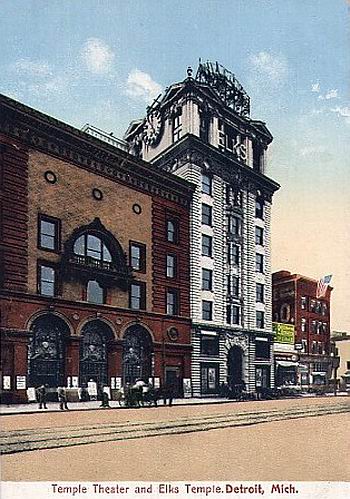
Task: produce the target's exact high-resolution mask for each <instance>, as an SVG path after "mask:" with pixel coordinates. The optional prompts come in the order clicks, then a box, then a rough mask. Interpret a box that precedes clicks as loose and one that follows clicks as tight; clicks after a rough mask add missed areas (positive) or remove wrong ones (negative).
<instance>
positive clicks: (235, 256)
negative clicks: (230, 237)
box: [227, 243, 240, 265]
mask: <svg viewBox="0 0 350 499" xmlns="http://www.w3.org/2000/svg"><path fill="white" fill-rule="evenodd" d="M227 251H228V263H229V264H230V265H239V255H240V247H239V246H238V245H237V244H232V243H229V244H228V247H227Z"/></svg>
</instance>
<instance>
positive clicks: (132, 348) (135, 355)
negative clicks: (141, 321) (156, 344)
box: [123, 324, 152, 385]
mask: <svg viewBox="0 0 350 499" xmlns="http://www.w3.org/2000/svg"><path fill="white" fill-rule="evenodd" d="M151 375H152V338H151V335H150V334H149V332H148V331H147V329H145V328H144V327H142V326H139V325H138V324H136V325H133V326H130V327H129V328H128V329H127V330H126V332H125V334H124V341H123V384H124V385H125V384H126V383H132V384H133V383H135V381H136V380H137V379H138V378H140V379H143V380H144V381H146V382H148V378H150V377H151Z"/></svg>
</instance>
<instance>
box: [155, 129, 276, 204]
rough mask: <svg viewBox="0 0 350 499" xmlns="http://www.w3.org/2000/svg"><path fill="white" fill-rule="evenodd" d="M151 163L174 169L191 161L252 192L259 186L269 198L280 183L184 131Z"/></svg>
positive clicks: (168, 169)
mask: <svg viewBox="0 0 350 499" xmlns="http://www.w3.org/2000/svg"><path fill="white" fill-rule="evenodd" d="M152 163H153V164H154V165H155V166H157V167H158V168H161V169H163V170H166V171H168V172H176V170H178V169H179V168H181V166H183V165H184V164H186V163H194V164H196V165H198V166H200V167H202V168H204V169H206V170H208V169H209V171H210V172H211V173H212V174H215V175H218V176H220V177H221V178H223V180H225V181H227V182H235V183H236V184H239V185H241V186H242V187H245V188H247V189H248V190H250V191H252V192H256V191H257V190H261V191H262V194H263V195H265V197H266V198H267V199H270V200H271V198H272V195H273V193H274V192H275V191H277V190H278V189H279V187H280V186H279V184H278V183H277V182H275V181H274V180H272V179H270V178H269V177H267V176H265V175H263V174H261V173H259V172H256V171H254V170H253V169H252V168H250V167H248V166H246V165H245V164H243V163H241V162H239V161H238V160H236V159H235V158H233V157H232V158H231V157H230V156H228V155H227V154H224V153H222V152H221V151H220V150H218V149H216V148H215V147H213V146H211V145H209V144H205V143H204V142H203V141H201V140H200V139H199V138H198V137H196V136H195V135H192V134H187V135H185V136H184V137H182V139H181V140H180V141H179V142H176V143H175V144H173V145H172V146H171V147H169V148H168V149H167V150H166V151H165V152H163V153H161V154H159V155H158V156H157V157H156V158H154V160H153V161H152Z"/></svg>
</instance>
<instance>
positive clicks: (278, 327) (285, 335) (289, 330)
mask: <svg viewBox="0 0 350 499" xmlns="http://www.w3.org/2000/svg"><path fill="white" fill-rule="evenodd" d="M294 329H295V328H294V326H293V324H282V323H281V322H273V323H272V330H273V332H274V333H275V341H276V342H277V343H288V344H289V345H294V336H295V334H294Z"/></svg>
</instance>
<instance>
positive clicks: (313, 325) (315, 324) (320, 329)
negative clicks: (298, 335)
mask: <svg viewBox="0 0 350 499" xmlns="http://www.w3.org/2000/svg"><path fill="white" fill-rule="evenodd" d="M328 330H329V328H328V323H327V322H322V321H316V320H310V321H307V319H305V317H302V318H301V331H302V333H307V332H308V331H310V332H311V333H314V334H323V333H328Z"/></svg>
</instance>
